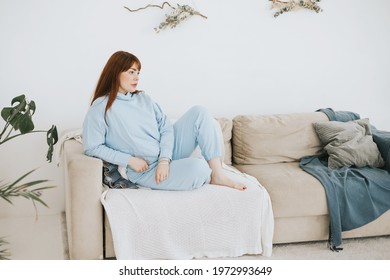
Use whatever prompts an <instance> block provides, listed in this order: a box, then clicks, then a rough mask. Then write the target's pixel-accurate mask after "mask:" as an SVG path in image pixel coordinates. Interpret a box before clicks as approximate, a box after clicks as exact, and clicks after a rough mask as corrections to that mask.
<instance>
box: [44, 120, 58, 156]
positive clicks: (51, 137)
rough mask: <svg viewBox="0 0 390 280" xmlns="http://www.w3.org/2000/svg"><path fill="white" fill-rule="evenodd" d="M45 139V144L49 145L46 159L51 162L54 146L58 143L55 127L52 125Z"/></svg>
mask: <svg viewBox="0 0 390 280" xmlns="http://www.w3.org/2000/svg"><path fill="white" fill-rule="evenodd" d="M46 137H47V144H48V145H49V148H48V150H47V155H46V159H47V160H48V161H49V162H51V161H52V158H53V150H54V148H53V147H54V145H55V144H56V143H57V142H58V132H57V127H56V126H55V125H53V126H52V127H51V128H50V129H49V130H48V131H47V134H46Z"/></svg>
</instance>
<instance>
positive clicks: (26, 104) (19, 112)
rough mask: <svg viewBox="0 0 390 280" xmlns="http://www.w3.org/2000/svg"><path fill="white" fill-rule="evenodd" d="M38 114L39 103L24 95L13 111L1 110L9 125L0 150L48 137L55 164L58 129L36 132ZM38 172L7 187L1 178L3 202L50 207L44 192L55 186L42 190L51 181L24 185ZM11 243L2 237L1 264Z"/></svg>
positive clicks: (1, 135) (16, 100)
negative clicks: (32, 136) (34, 136)
mask: <svg viewBox="0 0 390 280" xmlns="http://www.w3.org/2000/svg"><path fill="white" fill-rule="evenodd" d="M35 110H36V106H35V102H34V101H32V100H31V101H28V100H27V99H26V96H25V95H20V96H17V97H15V98H13V99H12V101H11V107H4V108H3V109H2V110H1V117H2V118H3V120H4V121H5V125H4V128H3V129H2V131H1V132H0V146H1V145H3V144H4V143H6V142H8V141H10V140H12V139H14V138H16V137H19V136H22V135H25V134H28V133H46V139H47V145H48V151H47V155H46V159H47V161H48V162H51V161H52V157H53V149H54V145H55V144H56V143H57V141H58V133H57V127H56V126H54V125H52V127H51V128H50V129H49V130H34V129H35V127H34V123H33V121H32V116H33V115H34V113H35ZM0 148H1V147H0ZM35 170H36V169H33V170H31V171H29V172H27V173H25V174H23V175H22V176H20V177H19V178H18V179H16V180H15V181H14V182H12V183H4V182H3V181H2V180H1V178H0V201H2V200H3V201H6V202H8V203H10V204H12V201H13V199H14V198H15V197H23V198H25V199H29V200H31V201H32V203H33V205H34V207H35V210H36V204H35V203H40V204H42V205H44V206H46V207H48V205H47V204H46V203H45V202H44V201H43V200H42V199H41V195H42V192H43V191H44V190H46V189H49V188H53V187H54V186H43V187H42V186H41V185H42V184H45V183H47V182H48V180H34V181H30V182H23V180H24V179H25V178H26V177H28V176H29V175H30V174H31V173H33V172H34V171H35ZM7 244H8V242H7V241H6V240H5V239H4V238H3V237H0V260H2V259H8V256H9V255H10V253H9V251H8V250H7V249H4V246H5V245H7Z"/></svg>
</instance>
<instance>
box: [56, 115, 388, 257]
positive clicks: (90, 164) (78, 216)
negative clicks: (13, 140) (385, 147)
mask: <svg viewBox="0 0 390 280" xmlns="http://www.w3.org/2000/svg"><path fill="white" fill-rule="evenodd" d="M322 121H324V122H325V121H328V118H327V116H326V115H325V114H324V113H321V112H315V113H296V114H284V115H256V116H255V115H246V116H245V115H242V116H237V117H235V118H233V119H226V118H222V119H219V123H220V124H221V128H222V131H223V135H224V142H225V163H226V164H231V165H233V166H234V167H236V168H237V169H239V170H240V171H242V172H244V173H247V174H249V175H252V176H254V177H256V178H257V179H258V180H259V182H260V183H261V184H262V185H263V186H264V187H265V188H266V189H267V191H268V193H269V195H270V197H271V202H272V209H273V212H274V218H275V228H274V238H273V243H274V244H279V243H291V242H305V241H316V240H327V239H328V230H329V216H328V209H327V202H326V196H325V191H324V188H323V187H322V185H321V183H320V182H319V181H318V180H317V179H316V178H314V177H313V176H311V175H309V174H308V173H306V172H305V171H303V170H302V169H301V168H300V167H299V160H300V159H301V158H302V157H303V156H309V155H316V154H319V153H320V152H321V150H322V147H321V144H320V141H319V139H318V137H317V135H316V133H315V131H314V129H313V125H312V124H313V123H314V122H322ZM63 145H64V146H63V147H64V156H63V161H64V164H63V167H64V175H65V185H66V219H67V232H68V243H69V254H70V258H71V259H102V258H111V257H114V256H115V253H114V250H113V243H112V236H111V232H110V226H109V223H108V222H107V218H106V217H105V215H104V212H103V208H102V205H101V203H100V196H101V192H102V162H101V160H99V159H96V158H91V157H87V156H85V155H84V154H83V148H82V145H81V144H80V143H79V142H77V141H75V140H68V141H66V142H64V144H63ZM389 234H390V211H387V212H386V213H384V214H383V215H382V216H380V217H379V218H378V219H376V220H375V221H373V222H371V223H369V224H367V225H365V226H363V227H361V228H358V229H355V230H351V231H348V232H343V238H353V237H366V236H379V235H389ZM324 250H325V248H324Z"/></svg>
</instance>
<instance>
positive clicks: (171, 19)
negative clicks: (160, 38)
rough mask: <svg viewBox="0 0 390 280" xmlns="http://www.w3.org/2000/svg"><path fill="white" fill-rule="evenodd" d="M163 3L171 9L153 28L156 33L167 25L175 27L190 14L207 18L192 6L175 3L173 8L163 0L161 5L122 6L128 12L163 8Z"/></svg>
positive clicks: (190, 15)
mask: <svg viewBox="0 0 390 280" xmlns="http://www.w3.org/2000/svg"><path fill="white" fill-rule="evenodd" d="M165 5H168V6H169V7H170V8H171V9H172V11H171V13H169V14H166V15H165V21H163V22H161V23H160V25H159V26H158V27H156V28H154V30H155V31H156V32H157V33H159V32H160V31H161V30H163V29H165V28H167V27H170V28H171V29H172V28H175V27H176V26H177V25H178V24H180V23H182V22H183V21H185V20H186V19H188V18H190V17H192V16H201V17H203V18H205V19H207V17H206V16H204V15H202V14H201V13H199V12H198V11H196V10H195V9H194V8H192V7H190V6H189V5H179V4H177V7H176V8H175V7H173V6H172V5H171V4H169V2H164V3H162V4H161V5H152V4H149V5H147V6H145V7H142V8H138V9H135V10H131V9H129V8H128V7H124V8H125V9H127V10H128V11H130V12H137V11H140V10H144V9H147V8H150V7H154V8H160V9H164V6H165Z"/></svg>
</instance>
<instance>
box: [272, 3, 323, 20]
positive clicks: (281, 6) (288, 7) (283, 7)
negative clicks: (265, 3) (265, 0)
mask: <svg viewBox="0 0 390 280" xmlns="http://www.w3.org/2000/svg"><path fill="white" fill-rule="evenodd" d="M269 1H272V7H271V9H278V11H277V12H276V13H275V14H274V17H278V16H280V15H281V14H283V13H287V12H290V11H292V10H295V9H299V8H304V9H309V10H312V11H314V12H316V13H319V12H322V9H321V8H320V6H319V5H318V2H320V0H269Z"/></svg>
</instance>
